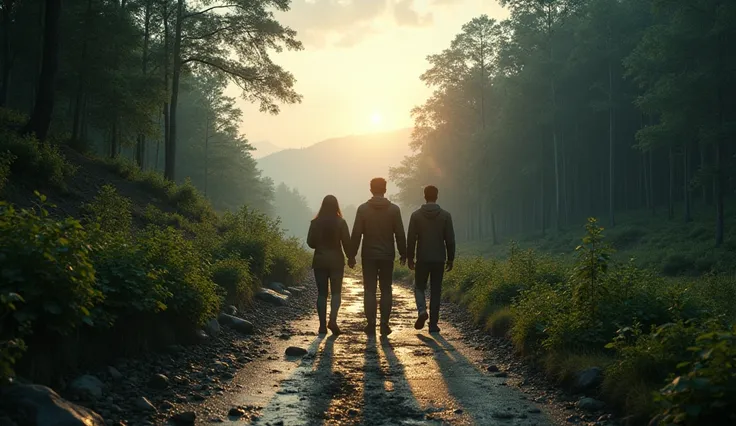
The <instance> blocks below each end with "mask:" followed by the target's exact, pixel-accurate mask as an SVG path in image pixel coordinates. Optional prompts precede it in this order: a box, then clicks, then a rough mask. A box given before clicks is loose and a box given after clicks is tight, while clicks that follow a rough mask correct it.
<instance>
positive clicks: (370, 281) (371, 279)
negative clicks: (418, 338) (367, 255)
mask: <svg viewBox="0 0 736 426" xmlns="http://www.w3.org/2000/svg"><path fill="white" fill-rule="evenodd" d="M393 275H394V261H393V260H377V259H363V291H364V294H363V309H364V310H365V317H366V319H367V320H368V325H371V326H375V325H376V287H377V286H378V285H380V288H381V324H388V319H389V317H390V316H391V305H392V303H393V288H392V286H391V282H392V280H393Z"/></svg>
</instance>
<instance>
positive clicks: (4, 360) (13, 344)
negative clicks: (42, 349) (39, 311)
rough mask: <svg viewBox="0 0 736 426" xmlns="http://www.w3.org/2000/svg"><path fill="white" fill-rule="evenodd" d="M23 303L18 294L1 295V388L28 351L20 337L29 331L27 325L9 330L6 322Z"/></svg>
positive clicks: (22, 324)
mask: <svg viewBox="0 0 736 426" xmlns="http://www.w3.org/2000/svg"><path fill="white" fill-rule="evenodd" d="M23 302H24V300H23V297H21V296H20V295H19V294H18V293H0V386H2V385H3V384H5V382H6V381H7V380H8V379H9V378H11V377H13V375H14V373H15V372H14V369H13V365H14V364H15V363H16V361H17V360H18V359H19V358H20V357H21V355H22V354H23V352H24V351H25V349H26V347H25V342H24V341H23V339H22V338H21V337H20V336H22V334H23V332H24V331H27V328H28V327H27V323H21V324H20V327H18V328H15V327H11V328H7V327H6V322H5V321H6V318H7V317H8V316H10V315H12V314H13V313H14V312H15V310H16V309H17V308H16V306H17V305H18V304H19V303H23Z"/></svg>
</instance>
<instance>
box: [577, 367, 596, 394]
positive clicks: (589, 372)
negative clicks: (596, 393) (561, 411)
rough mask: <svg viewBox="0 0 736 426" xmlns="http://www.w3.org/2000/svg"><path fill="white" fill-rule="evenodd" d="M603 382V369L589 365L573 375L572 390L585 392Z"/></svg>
mask: <svg viewBox="0 0 736 426" xmlns="http://www.w3.org/2000/svg"><path fill="white" fill-rule="evenodd" d="M602 382H603V370H601V369H600V368H598V367H591V368H587V369H585V370H582V371H579V372H578V373H577V374H576V377H575V383H574V384H573V391H575V392H587V391H591V390H593V389H595V388H597V387H598V386H600V384H601V383H602Z"/></svg>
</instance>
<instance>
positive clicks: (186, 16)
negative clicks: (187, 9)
mask: <svg viewBox="0 0 736 426" xmlns="http://www.w3.org/2000/svg"><path fill="white" fill-rule="evenodd" d="M231 7H239V6H238V5H237V4H223V5H219V6H212V7H208V8H207V9H203V10H200V11H198V12H192V13H188V14H186V15H184V16H182V19H189V18H192V17H194V16H199V15H204V14H205V13H207V12H211V11H213V10H215V9H229V8H231Z"/></svg>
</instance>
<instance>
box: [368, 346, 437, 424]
mask: <svg viewBox="0 0 736 426" xmlns="http://www.w3.org/2000/svg"><path fill="white" fill-rule="evenodd" d="M381 354H383V357H384V358H385V362H381ZM363 371H364V375H363V386H364V388H363V416H362V420H363V421H362V423H361V424H365V425H380V424H391V425H398V424H407V423H416V422H417V420H422V419H424V412H422V410H421V409H420V405H419V402H418V401H417V400H416V398H415V397H414V394H413V393H412V391H411V387H410V386H409V382H408V380H407V377H406V374H405V368H404V365H403V364H402V363H401V362H400V361H399V359H398V358H397V357H396V354H395V353H394V348H393V345H392V344H391V341H390V340H389V339H388V338H380V350H379V346H378V345H377V341H376V338H375V337H373V336H369V337H368V340H367V342H366V350H365V363H364V366H363ZM423 424H426V422H423Z"/></svg>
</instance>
